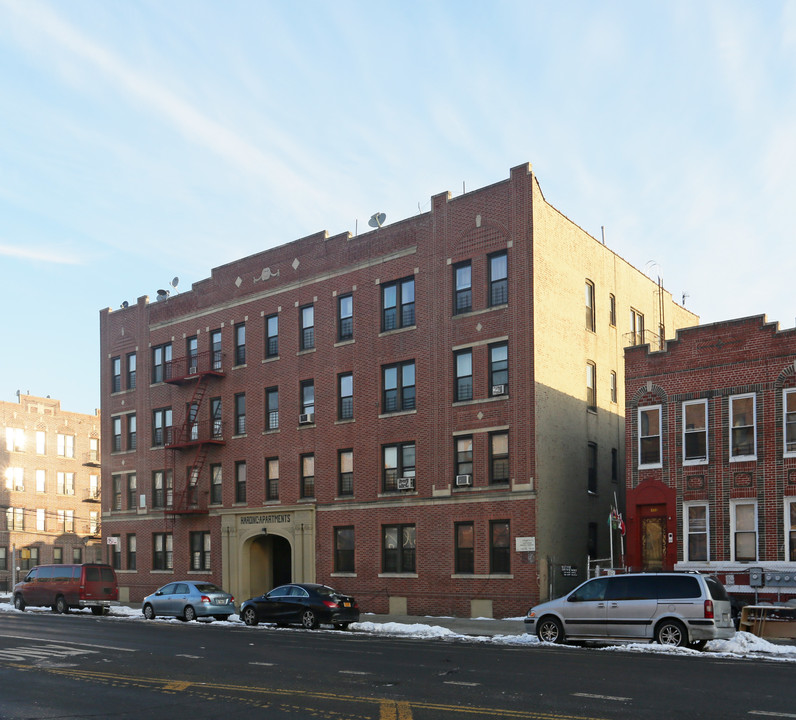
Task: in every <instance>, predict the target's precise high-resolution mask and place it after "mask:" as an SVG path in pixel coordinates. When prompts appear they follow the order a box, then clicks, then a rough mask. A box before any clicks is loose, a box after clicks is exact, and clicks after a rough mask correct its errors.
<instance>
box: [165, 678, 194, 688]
mask: <svg viewBox="0 0 796 720" xmlns="http://www.w3.org/2000/svg"><path fill="white" fill-rule="evenodd" d="M191 685H193V683H191V682H180V681H179V680H175V681H174V682H170V683H166V684H165V685H164V686H163V689H164V690H187V689H188V688H189V687H191Z"/></svg>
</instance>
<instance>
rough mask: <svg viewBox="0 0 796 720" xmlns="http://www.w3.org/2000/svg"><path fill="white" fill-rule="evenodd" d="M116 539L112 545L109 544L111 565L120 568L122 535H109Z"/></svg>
mask: <svg viewBox="0 0 796 720" xmlns="http://www.w3.org/2000/svg"><path fill="white" fill-rule="evenodd" d="M111 537H112V538H114V539H115V540H116V542H115V543H114V544H113V545H109V547H110V551H111V567H112V568H113V569H114V570H121V569H122V536H121V535H111Z"/></svg>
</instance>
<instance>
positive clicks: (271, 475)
mask: <svg viewBox="0 0 796 720" xmlns="http://www.w3.org/2000/svg"><path fill="white" fill-rule="evenodd" d="M265 499H266V500H279V458H268V459H267V460H266V461H265Z"/></svg>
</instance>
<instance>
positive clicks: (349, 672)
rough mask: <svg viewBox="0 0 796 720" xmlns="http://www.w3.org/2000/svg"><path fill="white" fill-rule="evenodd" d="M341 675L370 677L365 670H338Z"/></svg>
mask: <svg viewBox="0 0 796 720" xmlns="http://www.w3.org/2000/svg"><path fill="white" fill-rule="evenodd" d="M337 672H339V673H340V674H341V675H370V673H369V672H366V671H365V670H338V671H337Z"/></svg>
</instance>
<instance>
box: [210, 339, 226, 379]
mask: <svg viewBox="0 0 796 720" xmlns="http://www.w3.org/2000/svg"><path fill="white" fill-rule="evenodd" d="M222 366H223V353H222V351H221V330H213V331H212V332H211V333H210V367H211V368H212V369H213V370H221V368H222Z"/></svg>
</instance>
